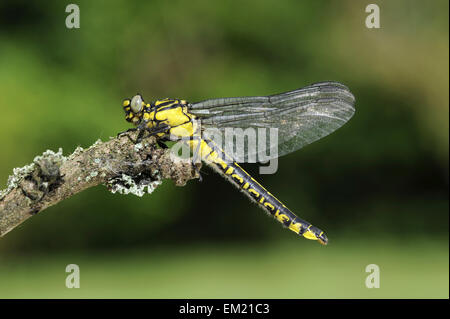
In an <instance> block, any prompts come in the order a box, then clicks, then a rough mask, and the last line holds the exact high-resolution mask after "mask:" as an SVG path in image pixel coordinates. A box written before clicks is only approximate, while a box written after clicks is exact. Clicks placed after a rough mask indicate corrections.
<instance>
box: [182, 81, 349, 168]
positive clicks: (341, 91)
mask: <svg viewBox="0 0 450 319" xmlns="http://www.w3.org/2000/svg"><path fill="white" fill-rule="evenodd" d="M354 103H355V97H354V96H353V94H352V93H351V92H350V90H349V89H348V88H347V87H346V86H345V85H343V84H340V83H337V82H322V83H316V84H312V85H309V86H307V87H304V88H301V89H298V90H294V91H290V92H286V93H281V94H276V95H270V96H254V97H235V98H219V99H211V100H206V101H202V102H198V103H194V104H191V105H190V111H191V113H193V114H194V115H196V116H198V117H200V118H201V123H202V129H203V130H204V132H205V134H206V135H207V136H208V135H209V136H210V137H211V138H213V139H215V140H216V138H215V137H216V135H220V136H221V138H220V139H221V141H220V140H219V144H220V145H222V147H223V148H224V149H225V151H226V152H227V151H228V153H231V154H230V156H233V157H234V159H235V160H236V161H238V162H254V160H253V159H252V157H254V156H255V155H256V154H258V159H259V161H266V160H268V159H271V158H274V157H278V156H282V155H285V154H288V153H291V152H294V151H296V150H298V149H300V148H302V147H303V146H305V145H307V144H310V143H312V142H314V141H316V140H318V139H320V138H322V137H324V136H326V135H328V134H330V133H332V132H333V131H335V130H336V129H338V128H339V127H341V126H342V125H344V124H345V123H346V122H347V121H348V120H349V119H350V118H351V117H352V116H353V114H354V112H355V108H354ZM249 128H250V129H249ZM258 129H259V130H258ZM271 131H272V133H274V132H277V141H274V139H275V138H272V139H271V138H270V132H271ZM232 132H235V137H234V138H233V137H231V136H232V135H233V133H232ZM242 136H246V141H245V143H244V144H243V145H242V141H239V138H241V139H242ZM230 137H231V138H230ZM272 137H273V136H272ZM239 150H240V151H239Z"/></svg>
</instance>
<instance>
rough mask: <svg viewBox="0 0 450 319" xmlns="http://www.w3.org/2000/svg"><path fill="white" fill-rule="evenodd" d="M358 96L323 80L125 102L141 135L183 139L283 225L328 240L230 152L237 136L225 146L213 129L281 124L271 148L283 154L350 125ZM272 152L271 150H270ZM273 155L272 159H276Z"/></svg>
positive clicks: (248, 149) (160, 140)
mask: <svg viewBox="0 0 450 319" xmlns="http://www.w3.org/2000/svg"><path fill="white" fill-rule="evenodd" d="M354 104H355V97H354V95H353V94H352V93H351V92H350V90H349V88H348V87H347V86H345V85H344V84H341V83H338V82H320V83H315V84H311V85H308V86H306V87H303V88H300V89H297V90H293V91H289V92H285V93H280V94H275V95H269V96H247V97H231V98H216V99H208V100H205V101H201V102H196V103H190V102H188V101H186V100H182V99H171V98H165V99H162V100H156V101H152V102H150V103H147V102H145V101H144V99H143V97H142V96H141V95H140V94H136V95H135V96H133V97H132V98H131V99H130V98H127V99H125V100H124V101H123V109H124V111H125V119H126V120H127V121H128V122H130V123H132V124H134V125H135V127H134V128H132V129H129V130H128V131H130V130H138V131H139V133H138V136H137V140H136V141H135V142H139V141H140V140H142V138H143V137H144V135H150V136H155V137H156V138H157V140H158V144H159V145H161V146H163V147H167V146H166V145H165V142H167V141H182V142H183V143H185V144H187V145H188V146H189V148H190V150H191V151H192V153H194V155H195V157H196V158H199V159H200V160H202V161H203V162H204V163H206V164H207V165H209V166H211V167H212V168H213V169H214V170H215V171H217V172H218V173H220V174H221V175H223V176H224V177H225V178H226V179H227V180H228V181H230V182H231V183H232V184H233V185H235V186H236V187H237V188H238V189H239V190H241V191H242V192H243V193H244V194H246V195H247V196H248V197H249V198H250V199H251V200H252V201H254V202H255V203H256V204H258V205H259V206H260V207H261V208H262V209H263V210H265V211H266V212H267V213H269V214H270V215H272V216H273V217H274V218H275V219H276V220H278V221H279V222H280V223H281V224H282V225H283V226H285V227H286V228H288V229H290V230H291V231H293V232H295V233H296V234H298V235H299V236H302V237H304V238H306V239H309V240H315V241H318V242H319V243H321V244H323V245H326V244H327V243H328V238H327V236H326V235H325V233H324V231H322V230H321V229H319V228H317V227H315V226H313V225H312V224H311V223H309V222H307V221H305V220H303V219H301V218H299V217H298V216H297V215H296V214H294V213H293V212H292V211H291V210H289V209H288V208H287V207H286V206H285V205H284V204H283V203H282V202H281V201H280V200H278V199H277V198H276V197H275V196H274V195H272V194H271V193H270V192H269V191H268V190H266V189H265V188H264V187H263V186H262V185H261V184H260V183H258V182H257V181H256V180H255V179H254V178H253V177H252V176H250V174H248V173H247V172H246V171H245V170H244V169H243V168H242V167H241V166H240V165H239V164H238V162H242V161H245V159H244V158H242V156H239V155H237V156H236V155H235V154H229V153H227V152H226V151H224V148H225V150H226V149H227V147H231V149H233V147H236V146H237V144H236V139H228V141H227V140H225V143H224V144H225V147H223V146H224V145H219V144H218V143H216V142H215V141H214V139H212V138H210V137H208V134H206V132H208V130H214V131H215V132H217V131H218V132H220V133H223V134H224V135H225V133H226V130H227V129H230V128H231V129H236V128H240V129H248V128H253V129H269V128H270V129H275V130H276V131H277V132H278V143H275V144H276V145H271V143H270V140H269V139H267V141H266V145H265V146H266V148H268V149H269V150H271V149H274V148H276V151H277V152H273V153H272V152H269V153H270V154H275V155H274V156H277V157H279V156H283V155H286V154H289V153H291V152H294V151H296V150H298V149H300V148H302V147H304V146H305V145H308V144H310V143H312V142H314V141H316V140H319V139H321V138H323V137H325V136H327V135H328V134H330V133H332V132H334V131H335V130H337V129H338V128H339V127H341V126H342V125H344V124H345V123H346V122H347V121H348V120H349V119H350V118H351V117H352V116H353V114H354V112H355V108H354ZM239 145H240V147H244V148H245V149H244V152H241V153H240V154H245V155H246V158H248V157H249V156H250V155H254V153H255V152H257V150H255V149H254V148H251V147H250V146H249V143H247V144H244V146H242V145H241V144H239ZM266 155H267V151H266ZM270 158H271V157H270V155H268V156H267V159H270Z"/></svg>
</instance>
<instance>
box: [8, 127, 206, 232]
mask: <svg viewBox="0 0 450 319" xmlns="http://www.w3.org/2000/svg"><path fill="white" fill-rule="evenodd" d="M136 136H137V133H136V132H133V133H129V134H128V136H127V135H121V136H119V137H117V138H114V139H111V140H109V141H107V142H101V141H97V142H95V143H94V144H93V145H92V146H90V147H89V148H88V149H83V148H81V147H78V148H77V149H76V150H75V151H74V152H73V153H72V154H71V155H69V156H67V157H65V156H63V154H62V149H59V151H58V152H57V153H55V152H53V151H46V152H44V153H43V154H42V155H40V156H37V157H36V158H35V159H34V160H33V163H31V164H30V165H27V166H24V167H22V168H15V169H14V173H13V175H11V176H10V177H9V179H8V185H7V188H6V189H5V190H2V191H0V237H2V236H4V235H5V234H6V233H8V232H9V231H11V230H12V229H14V228H15V227H16V226H18V225H19V224H21V223H22V222H24V221H25V220H27V219H28V218H30V217H31V216H33V215H35V214H37V213H39V212H41V211H42V210H44V209H45V208H47V207H49V206H52V205H55V204H57V203H59V202H60V201H62V200H64V199H66V198H69V197H71V196H73V195H75V194H77V193H79V192H81V191H83V190H85V189H87V188H89V187H94V186H97V185H99V184H105V185H106V186H107V187H108V189H109V190H110V191H112V192H119V193H122V194H129V193H132V194H135V195H138V196H142V195H143V194H145V193H151V192H152V191H153V190H154V189H155V188H156V187H157V186H158V185H159V184H161V182H162V180H163V179H172V180H173V181H174V182H175V185H177V186H184V185H185V184H186V182H187V181H188V180H190V179H193V178H198V177H199V175H198V169H199V168H200V165H201V164H200V163H199V164H196V165H197V170H196V169H194V168H193V166H192V164H191V162H190V161H189V160H182V159H180V158H178V157H176V156H174V155H173V154H171V152H170V150H167V149H161V148H158V147H157V146H156V139H155V138H154V137H149V138H145V139H143V140H142V142H141V143H138V144H135V143H133V142H132V141H131V139H136ZM130 138H131V139H130Z"/></svg>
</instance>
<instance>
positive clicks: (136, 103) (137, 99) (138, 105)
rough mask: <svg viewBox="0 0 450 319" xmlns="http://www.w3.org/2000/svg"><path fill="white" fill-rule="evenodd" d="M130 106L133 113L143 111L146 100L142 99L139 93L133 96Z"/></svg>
mask: <svg viewBox="0 0 450 319" xmlns="http://www.w3.org/2000/svg"><path fill="white" fill-rule="evenodd" d="M130 106H131V110H132V111H133V113H139V112H140V111H142V108H143V107H144V100H143V99H142V96H140V95H139V94H138V95H135V96H133V98H132V99H131V104H130Z"/></svg>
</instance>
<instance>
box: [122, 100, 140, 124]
mask: <svg viewBox="0 0 450 319" xmlns="http://www.w3.org/2000/svg"><path fill="white" fill-rule="evenodd" d="M122 106H123V110H124V111H125V119H126V120H127V121H128V122H131V123H133V124H135V125H138V124H139V123H140V122H141V120H142V115H143V110H144V107H145V106H146V104H145V102H144V99H143V98H142V96H141V95H140V94H136V95H135V96H133V97H132V98H131V99H125V100H124V101H123V104H122Z"/></svg>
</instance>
